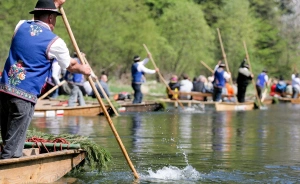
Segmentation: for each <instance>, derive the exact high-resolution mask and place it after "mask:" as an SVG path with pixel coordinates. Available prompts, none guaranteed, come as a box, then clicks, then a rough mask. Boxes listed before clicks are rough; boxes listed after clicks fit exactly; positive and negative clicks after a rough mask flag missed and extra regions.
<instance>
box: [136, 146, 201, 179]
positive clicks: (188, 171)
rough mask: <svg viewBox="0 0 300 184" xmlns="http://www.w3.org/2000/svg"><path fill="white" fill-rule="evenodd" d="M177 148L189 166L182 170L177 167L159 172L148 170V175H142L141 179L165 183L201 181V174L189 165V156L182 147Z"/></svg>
mask: <svg viewBox="0 0 300 184" xmlns="http://www.w3.org/2000/svg"><path fill="white" fill-rule="evenodd" d="M177 148H178V149H179V150H180V151H181V152H182V154H183V156H184V161H185V163H186V164H187V166H186V167H185V168H183V169H180V168H178V167H175V166H168V167H167V166H165V167H163V168H162V169H159V170H157V171H153V170H152V169H151V168H150V169H148V171H147V172H148V175H141V179H144V180H151V181H152V180H159V181H161V182H162V181H164V182H169V181H180V183H187V182H194V181H198V180H200V179H201V178H202V177H201V174H200V173H199V172H198V171H197V170H196V169H195V168H193V167H192V166H191V165H189V162H188V155H187V154H186V153H185V152H184V150H183V148H182V147H181V146H177Z"/></svg>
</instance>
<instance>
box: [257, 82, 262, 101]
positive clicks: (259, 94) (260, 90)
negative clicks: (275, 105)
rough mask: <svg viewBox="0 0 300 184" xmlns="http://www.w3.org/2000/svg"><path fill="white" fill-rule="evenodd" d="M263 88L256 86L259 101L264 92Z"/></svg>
mask: <svg viewBox="0 0 300 184" xmlns="http://www.w3.org/2000/svg"><path fill="white" fill-rule="evenodd" d="M262 90H263V88H262V87H260V86H258V85H256V91H257V95H258V96H259V99H261V92H262Z"/></svg>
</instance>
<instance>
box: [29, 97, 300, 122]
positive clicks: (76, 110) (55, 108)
mask: <svg viewBox="0 0 300 184" xmlns="http://www.w3.org/2000/svg"><path fill="white" fill-rule="evenodd" d="M177 94H179V95H190V96H191V97H192V99H193V100H172V99H165V98H164V99H159V100H158V101H156V102H154V101H148V102H147V101H146V102H143V103H141V104H132V102H131V101H118V102H116V103H115V104H116V106H117V109H118V112H120V113H125V112H153V111H161V110H164V109H165V106H166V105H165V104H171V105H174V106H175V107H178V106H179V105H178V104H179V103H180V104H184V106H185V107H190V106H192V105H204V106H208V107H209V106H210V107H213V108H214V109H215V110H216V111H247V110H252V109H255V108H258V107H259V104H258V103H257V102H256V101H255V100H254V99H255V97H253V98H252V100H249V101H246V102H244V103H235V102H213V101H211V98H212V94H211V93H200V92H188V93H187V92H177ZM284 96H285V97H268V98H265V99H264V101H263V102H262V103H260V105H262V106H266V105H270V104H273V103H277V102H280V103H293V104H300V98H298V99H292V98H290V97H288V96H289V95H287V94H284ZM223 97H230V96H226V95H223ZM204 98H207V99H210V100H209V101H203V99H204ZM231 98H233V97H232V96H231ZM105 108H106V109H107V111H108V112H109V113H110V115H113V113H114V112H113V110H112V109H111V107H110V106H109V105H108V104H107V105H105ZM101 114H103V109H102V108H101V106H100V105H99V103H98V102H91V103H87V105H85V106H75V107H68V104H67V101H59V100H49V99H46V100H39V101H38V103H37V104H36V107H35V112H34V116H36V117H53V116H96V115H101Z"/></svg>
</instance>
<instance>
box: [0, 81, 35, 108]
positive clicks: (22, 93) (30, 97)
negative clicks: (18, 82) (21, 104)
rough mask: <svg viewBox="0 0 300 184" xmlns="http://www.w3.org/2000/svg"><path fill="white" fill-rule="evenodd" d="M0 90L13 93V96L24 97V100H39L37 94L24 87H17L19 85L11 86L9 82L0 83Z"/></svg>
mask: <svg viewBox="0 0 300 184" xmlns="http://www.w3.org/2000/svg"><path fill="white" fill-rule="evenodd" d="M0 91H3V92H6V93H8V94H11V95H13V96H17V97H19V98H22V99H24V100H27V101H31V102H34V103H36V101H37V96H36V95H34V94H31V93H28V92H26V91H24V90H22V89H19V88H17V87H14V86H10V85H8V84H3V83H0Z"/></svg>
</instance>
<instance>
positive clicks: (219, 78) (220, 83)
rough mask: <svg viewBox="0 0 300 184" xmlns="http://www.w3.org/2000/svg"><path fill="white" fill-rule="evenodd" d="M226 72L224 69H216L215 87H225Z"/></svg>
mask: <svg viewBox="0 0 300 184" xmlns="http://www.w3.org/2000/svg"><path fill="white" fill-rule="evenodd" d="M224 72H225V71H224V70H222V71H218V70H216V71H215V74H214V76H215V79H214V82H213V83H214V86H215V87H218V88H223V87H225V83H226V80H225V78H224Z"/></svg>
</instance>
